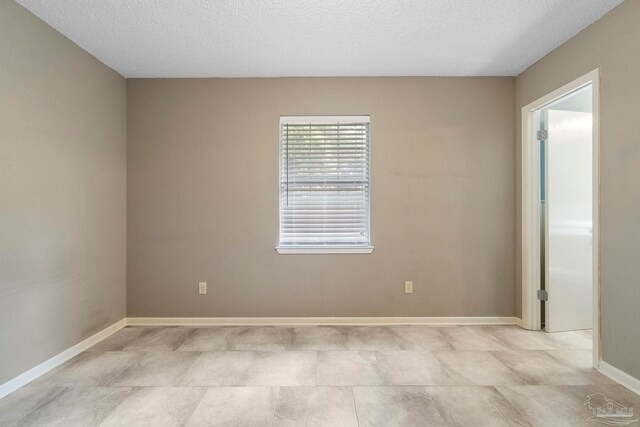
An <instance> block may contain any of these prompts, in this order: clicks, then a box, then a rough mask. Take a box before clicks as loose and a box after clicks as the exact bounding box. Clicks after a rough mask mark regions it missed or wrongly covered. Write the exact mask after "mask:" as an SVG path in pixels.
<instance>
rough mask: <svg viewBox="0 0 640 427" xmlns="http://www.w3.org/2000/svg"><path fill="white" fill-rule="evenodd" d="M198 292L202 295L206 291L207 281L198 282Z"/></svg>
mask: <svg viewBox="0 0 640 427" xmlns="http://www.w3.org/2000/svg"><path fill="white" fill-rule="evenodd" d="M198 293H199V294H200V295H204V294H206V293H207V282H200V283H198Z"/></svg>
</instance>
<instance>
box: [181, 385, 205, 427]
mask: <svg viewBox="0 0 640 427" xmlns="http://www.w3.org/2000/svg"><path fill="white" fill-rule="evenodd" d="M193 388H196V387H193ZM207 393H209V389H208V388H205V390H204V393H202V396H201V397H200V400H198V403H197V404H196V405H195V406H194V407H193V411H191V415H189V417H188V418H187V419H186V420H185V422H184V424H183V425H185V426H186V425H187V424H189V421H191V418H193V414H195V413H196V410H197V409H198V407H200V405H201V404H202V401H203V400H204V397H205V396H206V394H207Z"/></svg>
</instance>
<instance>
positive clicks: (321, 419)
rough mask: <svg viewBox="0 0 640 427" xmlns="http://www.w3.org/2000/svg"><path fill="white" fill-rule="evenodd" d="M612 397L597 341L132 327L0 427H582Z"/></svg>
mask: <svg viewBox="0 0 640 427" xmlns="http://www.w3.org/2000/svg"><path fill="white" fill-rule="evenodd" d="M595 392H601V393H604V394H605V395H606V396H607V397H608V398H610V399H613V400H615V401H616V402H618V403H619V404H622V405H624V406H627V407H634V408H636V412H640V397H639V396H637V395H635V394H633V393H632V392H630V391H629V390H627V389H625V388H624V387H622V386H619V385H616V384H614V383H613V382H612V381H610V380H609V379H608V378H606V377H604V376H603V375H601V374H599V373H598V372H596V371H594V370H593V369H591V334H590V333H589V332H588V331H577V332H567V333H559V334H546V333H544V332H532V331H525V330H523V329H520V328H518V327H515V326H452V327H427V326H397V327H328V326H327V327H324V326H320V327H296V328H289V327H211V328H182V327H173V328H165V327H158V328H147V327H128V328H125V329H122V330H121V331H119V332H117V333H116V334H114V335H112V336H111V337H109V338H107V339H106V340H104V341H102V342H100V343H99V344H97V345H95V346H94V347H92V348H91V349H89V350H88V351H86V352H84V353H82V354H80V355H78V356H77V357H75V358H74V359H73V360H70V361H69V362H67V363H65V364H64V365H62V366H60V367H59V368H57V369H55V370H54V371H52V372H50V373H48V374H47V375H45V376H43V377H41V378H39V379H38V380H36V381H34V382H33V383H31V384H29V385H27V386H25V387H23V388H22V389H20V390H18V391H16V392H15V393H13V394H11V395H9V396H7V397H5V398H4V399H2V400H0V426H12V425H19V426H37V425H42V426H52V425H59V426H94V425H101V426H154V427H157V426H182V425H187V426H357V425H359V426H384V427H388V426H431V425H459V426H515V425H521V426H531V425H533V426H572V425H594V424H593V422H589V421H587V418H589V416H590V415H591V411H590V410H589V408H588V407H586V406H584V405H583V403H584V401H585V400H586V398H587V396H588V395H590V394H592V393H595Z"/></svg>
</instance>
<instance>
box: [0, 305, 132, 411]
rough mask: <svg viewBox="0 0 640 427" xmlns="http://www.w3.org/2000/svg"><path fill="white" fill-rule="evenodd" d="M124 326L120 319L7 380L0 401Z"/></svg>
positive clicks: (0, 390)
mask: <svg viewBox="0 0 640 427" xmlns="http://www.w3.org/2000/svg"><path fill="white" fill-rule="evenodd" d="M126 325H127V319H126V318H125V319H122V320H119V321H117V322H116V323H114V324H113V325H111V326H107V327H106V328H104V329H103V330H101V331H100V332H98V333H96V334H94V335H92V336H90V337H89V338H87V339H86V340H84V341H81V342H79V343H78V344H76V345H74V346H73V347H70V348H68V349H66V350H65V351H63V352H62V353H59V354H57V355H55V356H53V357H52V358H51V359H49V360H46V361H44V362H42V363H41V364H39V365H38V366H36V367H34V368H31V369H29V370H28V371H27V372H25V373H23V374H21V375H18V376H17V377H15V378H14V379H12V380H9V381H7V382H6V383H4V384H0V399H2V398H3V397H4V396H6V395H8V394H9V393H13V392H14V391H16V390H17V389H19V388H20V387H22V386H24V385H26V384H28V383H30V382H31V381H33V380H35V379H36V378H38V377H40V376H42V375H44V374H46V373H47V372H49V371H50V370H52V369H54V368H56V367H58V366H60V365H61V364H63V363H64V362H66V361H67V360H69V359H71V358H72V357H75V356H77V355H78V354H80V353H82V352H83V351H85V350H86V349H88V348H89V347H91V346H93V345H95V344H97V343H98V342H100V341H102V340H103V339H105V338H107V337H108V336H109V335H111V334H113V333H115V332H117V331H118V330H120V329H122V328H124V327H125V326H126Z"/></svg>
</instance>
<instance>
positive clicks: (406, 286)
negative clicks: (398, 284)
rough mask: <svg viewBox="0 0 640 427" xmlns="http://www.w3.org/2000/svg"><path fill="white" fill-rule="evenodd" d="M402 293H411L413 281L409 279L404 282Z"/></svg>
mask: <svg viewBox="0 0 640 427" xmlns="http://www.w3.org/2000/svg"><path fill="white" fill-rule="evenodd" d="M404 293H405V294H412V293H413V282H411V281H409V280H407V281H406V282H404Z"/></svg>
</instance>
